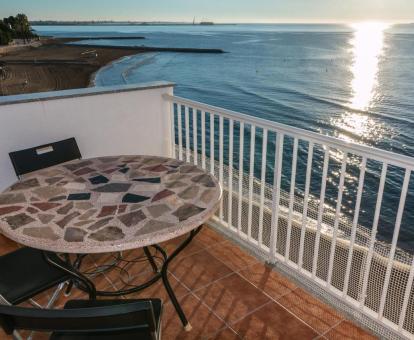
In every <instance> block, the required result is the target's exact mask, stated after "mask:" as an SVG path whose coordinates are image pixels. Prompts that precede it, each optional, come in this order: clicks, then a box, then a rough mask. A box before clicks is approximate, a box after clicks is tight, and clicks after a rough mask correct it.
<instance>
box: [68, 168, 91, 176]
mask: <svg viewBox="0 0 414 340" xmlns="http://www.w3.org/2000/svg"><path fill="white" fill-rule="evenodd" d="M94 171H95V169H92V168H89V167H86V168H82V169H79V170H76V171H74V172H73V173H74V174H75V175H77V176H82V175H86V174H90V173H91V172H94Z"/></svg>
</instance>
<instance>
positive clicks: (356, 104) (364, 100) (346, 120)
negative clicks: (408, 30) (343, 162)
mask: <svg viewBox="0 0 414 340" xmlns="http://www.w3.org/2000/svg"><path fill="white" fill-rule="evenodd" d="M388 26H389V25H388V24H386V23H359V24H354V25H352V27H353V28H354V30H355V31H354V33H353V36H352V38H351V40H350V45H351V46H352V51H351V53H352V57H353V60H352V65H351V73H352V81H351V84H350V86H351V90H352V95H351V98H350V103H349V107H350V108H351V109H353V110H356V111H359V112H355V111H353V110H352V111H351V110H349V111H346V112H344V113H343V114H342V115H341V116H340V117H336V118H334V119H333V122H332V123H333V125H334V126H335V127H337V129H338V137H339V138H342V139H345V140H347V141H357V142H364V141H365V142H368V144H375V141H377V140H379V139H380V138H382V137H383V136H384V134H385V133H386V127H385V126H384V125H383V124H380V123H378V121H376V120H374V119H373V118H371V117H370V116H369V114H367V113H364V111H367V110H369V109H370V108H371V107H372V106H373V104H375V102H376V100H378V98H379V97H380V94H381V93H380V86H379V84H378V71H379V62H380V58H381V56H382V54H383V53H384V31H385V29H386V28H388Z"/></svg>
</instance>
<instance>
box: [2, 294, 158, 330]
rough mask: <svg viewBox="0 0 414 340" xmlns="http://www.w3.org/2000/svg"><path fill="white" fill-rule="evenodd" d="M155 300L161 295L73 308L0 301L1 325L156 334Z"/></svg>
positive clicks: (38, 328)
mask: <svg viewBox="0 0 414 340" xmlns="http://www.w3.org/2000/svg"><path fill="white" fill-rule="evenodd" d="M153 302H157V303H161V301H160V300H159V299H151V300H140V301H137V300H135V301H128V300H125V301H122V302H119V304H116V305H105V306H100V307H87V308H74V309H35V308H25V307H17V306H6V305H0V326H1V327H2V328H3V329H4V331H5V332H6V334H12V333H13V332H14V331H15V330H31V331H43V332H51V331H59V332H68V333H71V334H74V333H75V334H76V333H91V332H92V333H100V332H102V333H105V332H117V333H118V332H119V333H121V332H122V331H126V332H128V331H133V330H139V331H140V332H141V331H142V332H143V334H147V337H149V338H156V337H157V331H158V330H157V323H156V320H155V316H154V309H153Z"/></svg>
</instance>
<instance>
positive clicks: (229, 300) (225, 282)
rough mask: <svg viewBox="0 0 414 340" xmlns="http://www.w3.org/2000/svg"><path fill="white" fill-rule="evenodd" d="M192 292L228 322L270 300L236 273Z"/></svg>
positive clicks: (239, 317)
mask: <svg viewBox="0 0 414 340" xmlns="http://www.w3.org/2000/svg"><path fill="white" fill-rule="evenodd" d="M194 294H195V295H196V296H197V297H198V298H200V299H201V300H202V301H203V302H204V303H205V304H206V305H208V306H209V307H210V308H211V309H212V310H213V311H214V312H215V313H216V314H217V315H218V316H219V317H221V318H222V319H223V320H225V321H226V322H228V323H233V322H236V321H237V320H239V319H241V318H243V317H244V316H246V315H247V314H248V313H250V312H251V311H252V310H254V309H257V308H259V307H261V306H263V305H264V304H265V303H268V302H269V301H270V299H269V298H268V297H267V296H266V295H265V294H263V292H261V291H260V290H259V289H257V288H256V287H255V286H253V285H252V284H251V283H250V282H248V281H246V280H245V279H244V278H242V277H241V276H240V275H238V274H236V273H234V274H232V275H230V276H227V277H225V278H224V279H221V280H219V281H217V282H215V283H213V284H212V285H209V286H207V287H205V288H203V289H201V290H197V291H196V292H195V293H194Z"/></svg>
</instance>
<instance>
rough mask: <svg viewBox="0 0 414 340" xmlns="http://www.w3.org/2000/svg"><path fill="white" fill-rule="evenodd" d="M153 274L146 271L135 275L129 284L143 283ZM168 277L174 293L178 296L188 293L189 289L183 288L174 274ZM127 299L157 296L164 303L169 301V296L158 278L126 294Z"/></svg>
mask: <svg viewBox="0 0 414 340" xmlns="http://www.w3.org/2000/svg"><path fill="white" fill-rule="evenodd" d="M152 276H153V273H150V272H149V273H146V274H145V275H144V274H143V275H142V276H141V277H136V278H135V279H133V280H132V282H131V284H140V283H143V282H144V281H146V280H148V279H150V278H151V277H152ZM168 279H169V281H170V284H171V287H172V289H173V291H174V293H175V295H176V296H177V298H178V297H181V296H183V295H186V294H188V293H189V292H190V291H189V290H188V289H187V288H185V287H184V286H183V285H182V284H181V283H179V282H178V281H177V280H176V279H175V278H174V276H172V275H169V276H168ZM126 297H127V298H128V299H143V298H159V299H161V300H162V301H163V302H164V303H169V302H170V298H169V296H168V294H167V291H166V290H165V287H164V284H163V283H162V280H161V279H159V280H158V281H157V282H156V283H155V284H153V285H152V286H150V287H148V288H146V289H144V290H142V291H140V292H137V293H133V294H128V295H127V296H126Z"/></svg>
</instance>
